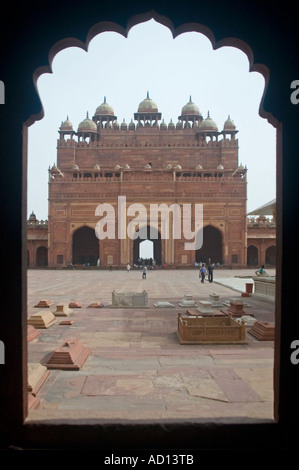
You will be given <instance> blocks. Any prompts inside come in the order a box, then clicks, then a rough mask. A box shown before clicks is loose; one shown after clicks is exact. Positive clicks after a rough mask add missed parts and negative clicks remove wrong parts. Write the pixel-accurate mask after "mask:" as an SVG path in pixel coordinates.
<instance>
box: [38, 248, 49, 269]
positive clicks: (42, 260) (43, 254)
mask: <svg viewBox="0 0 299 470" xmlns="http://www.w3.org/2000/svg"><path fill="white" fill-rule="evenodd" d="M36 266H48V249H47V248H46V247H45V246H39V247H38V248H37V250H36Z"/></svg>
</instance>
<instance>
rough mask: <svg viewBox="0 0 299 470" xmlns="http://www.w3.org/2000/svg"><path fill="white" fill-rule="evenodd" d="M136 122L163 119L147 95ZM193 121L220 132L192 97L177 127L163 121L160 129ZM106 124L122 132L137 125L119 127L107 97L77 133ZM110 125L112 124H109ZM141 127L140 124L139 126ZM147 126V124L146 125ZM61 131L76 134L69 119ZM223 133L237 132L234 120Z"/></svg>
mask: <svg viewBox="0 0 299 470" xmlns="http://www.w3.org/2000/svg"><path fill="white" fill-rule="evenodd" d="M134 118H135V120H138V122H139V119H141V120H144V121H146V120H147V121H148V125H151V124H150V122H149V120H151V121H152V120H153V121H155V122H157V121H159V120H160V119H161V113H159V112H158V107H157V105H156V103H155V102H154V101H153V100H152V99H151V98H150V97H149V95H148V94H147V97H146V98H145V99H144V100H143V101H142V102H141V103H140V104H139V106H138V111H137V113H135V115H134ZM190 120H191V121H193V125H194V126H196V127H197V126H198V128H199V130H201V131H203V132H218V126H217V124H216V122H215V121H214V120H213V119H212V118H211V117H210V114H209V112H208V116H207V118H206V119H203V118H202V115H201V114H200V111H199V108H198V106H197V105H196V104H194V103H193V102H192V100H191V96H190V99H189V102H188V103H187V104H186V105H185V106H184V107H183V108H182V111H181V115H180V116H179V121H178V122H177V124H176V125H175V124H174V123H173V122H172V120H171V121H170V123H169V124H168V125H167V124H166V123H165V122H164V119H163V120H162V123H161V124H160V129H167V128H168V129H178V128H182V127H183V121H186V122H188V121H190ZM98 121H100V122H105V121H107V122H108V123H109V122H110V123H111V122H112V126H113V128H115V129H119V128H120V129H121V130H127V129H129V130H134V129H136V124H135V123H134V122H133V119H132V120H131V122H130V123H129V125H127V123H126V122H125V120H123V122H122V123H121V124H120V125H119V124H118V122H117V118H116V116H115V115H114V110H113V108H112V107H111V106H110V105H109V104H108V103H107V102H106V97H104V102H103V103H102V104H101V105H100V106H98V108H97V109H96V112H95V115H94V117H93V119H90V118H89V116H88V113H87V115H86V118H85V119H84V120H83V121H82V122H80V124H79V126H78V129H77V132H78V133H80V132H81V133H83V132H87V133H90V132H91V133H93V132H97V131H98V128H97V124H96V123H97V122H98ZM109 125H110V124H109ZM138 125H140V122H139V124H138ZM145 125H146V124H145ZM60 131H62V132H65V133H67V132H74V130H73V125H72V123H71V121H70V120H69V118H68V117H67V119H66V120H65V121H64V122H62V123H61V126H60ZM223 131H226V132H237V131H236V126H235V124H234V122H233V120H232V119H231V118H230V116H228V118H227V120H226V121H225V123H224V126H223Z"/></svg>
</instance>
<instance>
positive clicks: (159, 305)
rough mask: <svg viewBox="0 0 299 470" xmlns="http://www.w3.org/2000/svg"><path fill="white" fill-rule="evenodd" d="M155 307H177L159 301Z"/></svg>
mask: <svg viewBox="0 0 299 470" xmlns="http://www.w3.org/2000/svg"><path fill="white" fill-rule="evenodd" d="M154 307H155V308H173V307H175V305H174V304H172V303H171V302H168V301H163V300H162V301H160V300H159V301H158V302H155V303H154Z"/></svg>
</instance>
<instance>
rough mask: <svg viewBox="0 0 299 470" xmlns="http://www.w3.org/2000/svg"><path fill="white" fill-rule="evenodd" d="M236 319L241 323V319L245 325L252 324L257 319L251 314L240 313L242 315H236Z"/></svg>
mask: <svg viewBox="0 0 299 470" xmlns="http://www.w3.org/2000/svg"><path fill="white" fill-rule="evenodd" d="M236 321H237V322H239V323H241V322H242V321H243V322H244V323H245V325H246V326H250V327H251V326H252V325H253V324H254V323H255V322H256V321H257V320H256V319H255V318H254V317H253V316H252V315H242V317H236Z"/></svg>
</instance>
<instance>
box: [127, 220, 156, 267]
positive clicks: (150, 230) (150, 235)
mask: <svg viewBox="0 0 299 470" xmlns="http://www.w3.org/2000/svg"><path fill="white" fill-rule="evenodd" d="M144 240H150V241H152V242H153V244H154V245H153V257H154V258H153V259H154V260H155V263H156V264H157V265H161V264H162V245H161V234H160V232H159V230H157V229H156V228H154V227H151V226H150V225H147V226H144V227H142V228H141V229H140V231H139V237H138V238H135V240H134V241H133V264H140V262H139V258H140V243H141V242H143V241H144Z"/></svg>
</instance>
